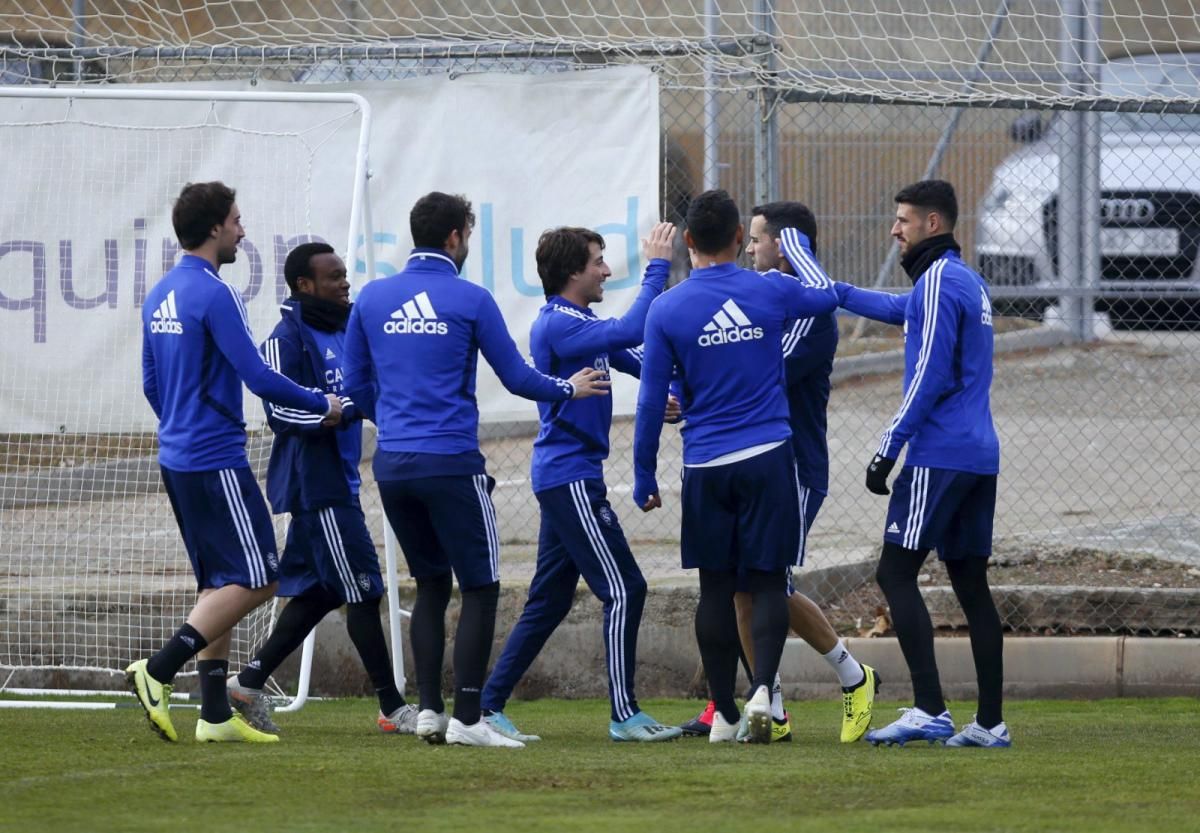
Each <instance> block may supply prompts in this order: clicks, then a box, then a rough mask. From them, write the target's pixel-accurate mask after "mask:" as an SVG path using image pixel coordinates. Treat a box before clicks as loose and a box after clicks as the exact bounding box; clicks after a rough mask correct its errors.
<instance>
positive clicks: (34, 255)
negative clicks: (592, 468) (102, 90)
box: [0, 67, 659, 433]
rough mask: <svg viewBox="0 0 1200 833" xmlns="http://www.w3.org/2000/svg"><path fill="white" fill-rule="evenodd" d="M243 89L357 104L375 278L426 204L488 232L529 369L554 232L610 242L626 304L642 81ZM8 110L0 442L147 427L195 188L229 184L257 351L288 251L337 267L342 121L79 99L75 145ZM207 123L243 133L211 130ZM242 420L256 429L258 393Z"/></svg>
mask: <svg viewBox="0 0 1200 833" xmlns="http://www.w3.org/2000/svg"><path fill="white" fill-rule="evenodd" d="M176 86H177V88H179V89H187V90H191V89H199V87H196V86H192V85H176ZM222 87H223V88H224V89H239V88H243V87H241V86H234V85H222ZM205 88H207V89H212V88H213V85H206V87H205ZM244 89H247V90H249V89H257V90H264V89H269V90H275V91H281V90H288V91H302V92H305V91H307V92H330V91H339V92H341V91H345V92H356V93H359V94H361V95H363V96H364V97H365V98H367V99H368V101H370V103H371V105H372V108H373V118H374V123H373V129H372V131H371V141H370V167H371V171H372V173H373V177H372V180H371V209H372V212H371V213H372V215H373V225H374V251H375V258H376V276H382V275H386V274H391V273H392V272H394V271H397V270H399V269H400V268H402V267H403V265H404V261H405V257H406V255H407V253H408V250H409V248H410V246H411V239H410V236H409V231H408V213H409V210H410V208H411V207H412V204H413V202H414V201H415V200H416V199H417V198H418V197H420V196H421V195H422V194H424V193H427V192H429V191H433V190H439V191H446V192H450V193H460V194H464V195H465V196H467V198H468V199H470V200H471V201H472V203H473V206H474V210H475V215H476V226H475V231H474V235H473V236H472V238H471V253H470V255H469V257H468V258H467V262H466V264H465V266H464V269H463V277H464V278H465V279H466V280H470V281H473V282H475V283H478V284H482V285H483V286H485V287H486V288H487V289H488V290H489V291H491V292H492V293H493V294H494V295H495V297H496V300H497V301H498V302H499V305H500V308H501V310H502V311H503V313H504V316H505V319H506V320H507V322H508V325H509V331H510V332H511V333H512V335H513V338H514V339H515V340H516V342H517V345H518V347H519V348H520V349H521V351H522V353H524V354H526V355H528V341H529V327H530V324H531V323H532V321H533V319H534V317H535V316H536V315H537V311H538V309H539V308H540V307H541V305H542V303H543V296H542V291H541V285H540V283H539V281H538V277H537V268H536V265H535V263H534V257H533V253H534V249H535V246H536V243H537V238H538V235H539V234H540V233H541V232H542V231H543V230H544V229H547V228H551V227H553V226H558V225H577V226H585V227H589V228H593V229H595V230H597V231H598V232H600V233H601V234H603V235H604V238H605V241H606V259H607V260H608V262H609V264H610V265H611V267H612V270H613V275H612V277H611V278H610V279H609V281H608V283H607V285H606V290H605V300H604V302H603V304H601V305H599V306H597V312H598V313H599V314H601V315H603V316H615V315H620V314H621V313H622V312H624V310H625V309H627V308H628V306H629V304H630V303H631V302H632V300H633V298H634V296H635V295H636V293H637V288H638V285H639V283H640V277H641V271H642V269H643V268H644V266H645V263H644V260H643V258H642V254H641V245H640V241H641V238H642V237H643V236H644V235H645V234H646V233H647V232H648V231H649V228H650V226H651V225H652V224H653V223H654V222H655V221H657V219H658V194H659V165H658V159H659V128H658V87H657V80H656V78H655V76H654V75H653V73H651V72H650V71H648V70H646V69H644V68H641V67H622V68H613V69H603V70H595V71H586V72H561V73H550V74H543V75H508V74H495V75H493V74H467V75H463V76H460V77H454V78H451V77H449V76H445V75H439V76H436V77H429V78H421V79H413V80H404V81H393V82H374V83H351V84H339V85H321V86H318V85H310V84H290V85H285V84H270V85H266V84H259V85H257V86H256V87H253V88H251V87H249V86H245V87H244ZM0 103H2V104H3V107H4V112H3V113H0V122H3V123H8V124H11V123H13V122H23V123H26V126H23V127H21V128H13V127H7V126H4V125H3V124H0V143H2V146H3V148H4V150H3V153H0V174H2V175H3V181H4V182H5V185H6V192H7V197H8V198H7V199H5V200H4V201H3V202H0V355H2V356H3V364H2V365H0V420H2V423H0V424H3V425H4V428H3V429H0V431H3V432H5V433H10V432H11V433H17V432H20V433H45V432H66V433H78V432H82V431H95V432H109V431H142V430H152V429H153V427H154V425H155V420H154V415H153V413H152V412H151V411H150V409H149V407H148V405H146V403H145V401H144V399H143V398H142V394H141V370H140V357H141V329H140V323H139V320H140V319H139V309H140V305H141V302H142V300H143V299H144V297H145V293H146V290H147V288H148V287H149V286H152V285H153V283H154V282H155V281H156V280H157V279H158V277H159V276H161V275H162V273H163V271H165V270H166V269H168V268H170V266H171V264H172V263H173V262H174V259H175V258H176V257H177V255H178V248H177V246H176V244H175V241H174V234H173V232H172V229H171V224H170V207H171V202H172V200H173V199H174V196H175V195H176V194H177V193H178V191H179V188H180V187H181V185H182V184H183V183H184V182H188V181H203V180H208V179H221V180H223V181H225V182H226V183H228V184H230V185H231V186H233V187H235V188H237V190H238V206H239V208H240V210H241V212H242V215H243V218H244V222H245V225H246V233H247V237H246V240H245V241H244V243H243V247H242V251H241V252H240V253H239V256H238V260H237V262H236V263H233V264H229V265H227V266H226V267H224V268H223V269H222V271H221V275H222V277H223V278H225V279H226V280H228V281H230V282H231V283H232V284H234V285H235V286H237V287H239V289H241V291H242V295H243V297H244V298H245V299H246V304H247V309H248V311H249V313H250V319H251V327H252V329H253V331H254V335H255V337H256V339H258V340H262V339H264V338H265V337H266V336H267V334H268V333H269V331H270V328H271V327H273V326H274V323H275V321H276V320H277V319H278V306H277V305H278V302H279V301H280V300H281V299H282V298H283V297H285V296H286V295H287V287H286V284H285V282H284V279H283V261H284V258H285V257H286V254H287V251H288V250H289V249H290V248H291V247H292V246H294V245H296V244H297V243H299V242H303V241H304V240H305V239H307V238H319V239H323V240H326V241H328V242H330V243H331V244H332V245H333V246H334V247H335V248H336V249H337V250H338V252H339V253H342V254H346V245H347V240H348V237H349V235H348V231H349V229H348V224H349V217H350V203H351V181H352V176H351V174H352V171H353V164H354V150H355V145H356V141H357V139H356V135H355V130H356V128H357V125H356V124H350V123H348V122H346V120H345V119H344V118H341V119H340V120H338V119H332V118H331V119H330V124H321V123H319V122H320V120H321V119H323V118H328V117H329V113H327V112H325V113H321V114H319V115H318V114H316V113H315V111H314V109H313V108H311V107H307V108H304V107H290V106H288V107H285V106H281V105H271V106H269V107H263V106H261V105H248V104H234V105H222V106H221V108H220V110H219V111H218V110H216V109H214V110H213V111H212V112H209V111H208V109H207V108H206V106H204V105H200V106H198V105H197V104H196V103H194V102H191V103H186V104H183V103H174V102H171V103H159V104H158V105H157V106H155V107H154V108H145V107H129V106H125V105H124V104H123V103H121V102H118V103H115V104H114V103H112V102H108V103H105V104H98V103H96V102H83V103H78V102H77V103H74V104H72V105H71V108H72V109H71V110H70V116H69V120H71V121H74V122H78V124H76V125H74V126H73V127H72V128H71V129H70V130H69V131H67V133H66V134H64V133H63V132H62V125H61V124H56V123H60V122H62V121H63V120H64V118H63V114H64V109H63V107H64V105H63V103H62V102H45V101H30V100H21V101H19V102H14V101H12V100H8V101H5V100H2V99H0ZM344 110H345V108H343V112H344ZM89 113H90V114H89ZM89 121H96V122H104V123H106V124H109V125H111V124H113V123H114V122H116V123H120V124H122V125H129V126H132V125H139V126H142V127H144V128H149V129H142V130H135V129H129V128H124V129H122V128H112V127H96V126H91V125H88V124H84V122H89ZM214 122H220V123H221V124H224V125H228V126H230V128H231V129H228V130H220V131H216V132H214V131H212V130H211V129H205V128H204V127H202V126H201V125H204V124H208V125H210V126H211V124H212V123H214ZM314 124H316V126H315V127H314ZM35 125H36V126H35ZM181 125H183V126H181ZM56 130H57V132H54V131H56ZM147 137H149V138H147ZM306 183H311V184H306ZM362 244H363V240H362V238H361V237H359V239H358V246H357V247H356V249H355V251H354V252H352V253H349V255H348V256H347V257H346V259H347V265H348V266H349V267H350V269H351V272H352V273H353V275H354V278H353V279H354V282H355V286H356V288H357V287H361V285H362V284H363V283H364V282H365V281H366V280H368V279H369V278H370V277H374V276H368V275H367V274H366V269H367V267H366V259H365V256H364V254H365V253H364V250H363V248H362ZM636 387H637V385H636V382H635V381H634V380H632V379H619V378H618V379H616V380H615V381H614V387H613V390H614V405H615V407H616V410H617V412H619V413H632V411H633V406H634V401H635V399H636ZM478 399H479V406H480V411H481V412H482V414H483V417H484V419H485V420H507V419H531V418H534V416H535V409H534V406H533V404H532V403H529V402H526V401H525V400H521V399H519V398H517V397H514V396H512V395H511V394H508V393H507V392H506V391H504V390H503V388H502V387H501V386H500V384H499V382H498V380H497V379H496V378H495V376H494V375H493V374H492V373H491V371H490V370H489V369H487V365H486V362H480V372H479V386H478ZM246 417H247V421H248V422H249V423H250V424H251V425H261V423H262V411H261V408H260V407H259V403H257V401H255V400H253V399H252V398H250V397H247V401H246Z"/></svg>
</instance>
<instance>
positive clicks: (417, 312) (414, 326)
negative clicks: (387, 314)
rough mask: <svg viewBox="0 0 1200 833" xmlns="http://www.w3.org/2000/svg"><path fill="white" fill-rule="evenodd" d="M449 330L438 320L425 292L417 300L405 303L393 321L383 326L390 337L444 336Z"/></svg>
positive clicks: (394, 315) (394, 314)
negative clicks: (414, 335) (405, 335)
mask: <svg viewBox="0 0 1200 833" xmlns="http://www.w3.org/2000/svg"><path fill="white" fill-rule="evenodd" d="M447 330H448V328H447V327H446V323H445V322H444V321H438V320H437V313H436V312H434V310H433V304H431V303H429V295H428V293H425V292H419V293H417V296H416V297H415V298H413V299H411V300H409V301H405V302H404V304H403V305H402V306H401V307H400V309H398V310H396V311H395V312H393V313H392V320H391V321H388V322H387V323H386V324H384V325H383V331H384V332H385V333H388V334H389V335H404V334H407V333H412V334H416V335H439V336H444V335H445V334H446V332H447Z"/></svg>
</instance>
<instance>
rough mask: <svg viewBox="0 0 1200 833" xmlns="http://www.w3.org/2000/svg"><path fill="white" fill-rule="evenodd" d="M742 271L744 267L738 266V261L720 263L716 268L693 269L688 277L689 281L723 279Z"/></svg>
mask: <svg viewBox="0 0 1200 833" xmlns="http://www.w3.org/2000/svg"><path fill="white" fill-rule="evenodd" d="M740 271H742V267H741V266H738V264H737V262H736V261H730V262H729V263H718V264H717V265H716V266H702V267H700V268H699V269H693V270H692V272H691V274H690V275H688V280H691V279H692V278H723V277H725V276H727V275H732V274H733V273H734V272H740Z"/></svg>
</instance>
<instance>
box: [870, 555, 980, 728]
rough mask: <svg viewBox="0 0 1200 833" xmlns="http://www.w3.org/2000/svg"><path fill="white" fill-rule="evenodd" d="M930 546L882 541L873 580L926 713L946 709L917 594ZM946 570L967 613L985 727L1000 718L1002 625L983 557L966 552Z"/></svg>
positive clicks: (923, 609) (918, 701)
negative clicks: (909, 546) (911, 546)
mask: <svg viewBox="0 0 1200 833" xmlns="http://www.w3.org/2000/svg"><path fill="white" fill-rule="evenodd" d="M928 555H929V550H910V549H905V548H903V547H901V546H900V545H899V544H893V543H887V542H885V543H884V545H883V553H882V555H881V556H880V558H879V567H878V568H877V570H876V572H875V579H876V581H878V582H879V587H880V589H882V590H883V595H884V596H885V597H886V598H887V602H888V607H889V608H890V609H891V615H892V624H893V625H894V626H895V629H896V637H897V639H898V640H899V642H900V650H901V651H903V652H904V661H905V662H906V663H908V670H909V673H910V674H911V675H912V686H913V699H914V705H916V707H917V708H919V709H921V710H922V711H925V712H927V713H928V714H932V715H938V714H941V713H942V712H943V711H945V709H946V702H945V700H944V699H943V697H942V685H941V681H940V680H939V678H938V670H937V662H936V660H935V659H934V653H933V624H932V623H931V622H930V619H929V609H928V608H926V607H925V600H924V599H922V598H921V592H920V590H919V589H918V583H917V575H918V574H919V573H920V571H921V565H922V564H924V563H925V558H926V556H928ZM945 563H946V572H947V573H949V575H950V584H951V586H953V588H954V595H955V596H956V597H957V598H958V603H959V604H960V605H961V606H962V609H963V613H964V614H966V617H967V629H968V631H969V632H970V635H971V655H972V657H973V659H974V660H975V675H976V679H977V681H978V685H979V709H978V712H977V713H976V718H975V719H976V721H977V722H978V723H979V724H980V725H981V726H983V727H984V728H987V729H990V728H991V727H993V726H995V725H996V724H998V723H1000V722H1001V720H1002V719H1003V718H1002V717H1001V705H1002V688H1003V681H1004V630H1003V627H1002V626H1001V624H1000V614H999V613H998V612H997V611H996V605H995V602H994V601H993V600H992V593H991V589H990V588H989V587H988V582H987V559H986V558H975V557H967V558H960V559H954V560H951V561H947V562H945Z"/></svg>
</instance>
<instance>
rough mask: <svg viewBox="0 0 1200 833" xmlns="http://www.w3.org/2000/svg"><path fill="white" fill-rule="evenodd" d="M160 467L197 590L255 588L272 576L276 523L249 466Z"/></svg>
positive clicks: (275, 562)
mask: <svg viewBox="0 0 1200 833" xmlns="http://www.w3.org/2000/svg"><path fill="white" fill-rule="evenodd" d="M159 468H160V469H161V470H162V479H163V485H164V486H165V487H166V489H167V497H168V498H170V500H171V509H172V510H174V512H175V522H176V523H177V524H179V532H180V533H181V534H182V535H183V544H184V546H185V547H186V548H187V554H188V558H189V559H190V560H191V562H192V572H193V573H195V574H196V586H197V587H198V588H199V589H201V590H208V589H215V588H217V587H224V586H225V585H227V584H237V585H240V586H241V587H249V588H251V589H257V588H259V587H265V586H267V585H268V584H270V583H271V582H273V581H275V578H276V571H277V570H278V569H279V559H278V558H277V557H276V555H275V528H274V527H273V526H271V512H270V510H268V509H267V503H266V501H265V500H263V496H262V491H260V490H259V488H258V483H257V481H255V479H254V475H253V474H251V473H250V467H249V466H246V467H244V468H236V469H218V470H216V471H172V470H171V469H168V468H164V467H162V466H160V467H159Z"/></svg>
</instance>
